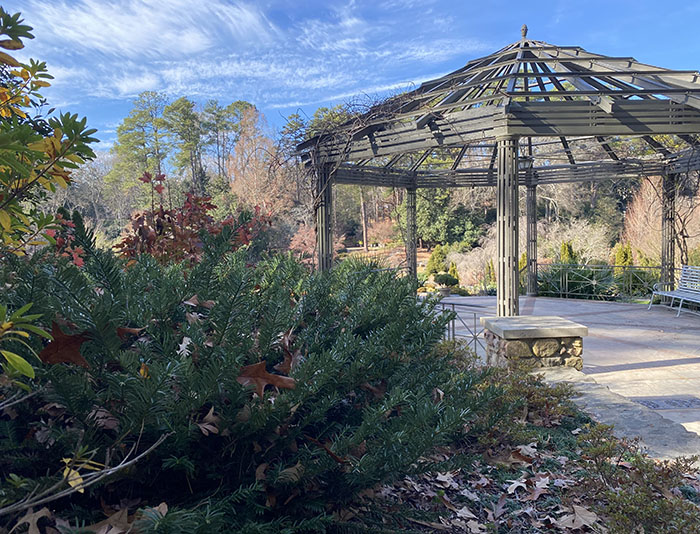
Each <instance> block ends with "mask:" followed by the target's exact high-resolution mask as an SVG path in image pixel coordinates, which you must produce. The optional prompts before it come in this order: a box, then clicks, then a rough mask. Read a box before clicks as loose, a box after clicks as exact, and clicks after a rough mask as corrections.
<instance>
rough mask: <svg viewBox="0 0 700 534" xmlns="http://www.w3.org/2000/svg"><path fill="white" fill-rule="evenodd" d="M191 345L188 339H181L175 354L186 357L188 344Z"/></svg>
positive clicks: (188, 351)
mask: <svg viewBox="0 0 700 534" xmlns="http://www.w3.org/2000/svg"><path fill="white" fill-rule="evenodd" d="M191 343H192V340H191V339H190V338H188V337H183V338H182V343H180V345H179V346H178V348H177V353H178V354H179V355H180V356H187V355H188V354H189V353H190V349H189V348H188V347H189V346H190V344H191Z"/></svg>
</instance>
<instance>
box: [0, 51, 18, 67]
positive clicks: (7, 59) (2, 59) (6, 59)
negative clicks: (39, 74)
mask: <svg viewBox="0 0 700 534" xmlns="http://www.w3.org/2000/svg"><path fill="white" fill-rule="evenodd" d="M0 63H4V64H5V65H10V66H11V67H21V65H20V64H19V61H17V60H16V59H15V58H13V57H12V56H11V55H9V54H6V53H5V52H0Z"/></svg>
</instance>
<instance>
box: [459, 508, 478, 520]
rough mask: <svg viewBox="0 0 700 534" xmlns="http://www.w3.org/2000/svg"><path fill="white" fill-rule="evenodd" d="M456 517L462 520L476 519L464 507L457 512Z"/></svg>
mask: <svg viewBox="0 0 700 534" xmlns="http://www.w3.org/2000/svg"><path fill="white" fill-rule="evenodd" d="M457 517H461V518H462V519H476V516H475V515H474V514H473V513H472V511H471V510H470V509H469V508H467V507H466V506H463V507H462V508H460V509H459V510H457Z"/></svg>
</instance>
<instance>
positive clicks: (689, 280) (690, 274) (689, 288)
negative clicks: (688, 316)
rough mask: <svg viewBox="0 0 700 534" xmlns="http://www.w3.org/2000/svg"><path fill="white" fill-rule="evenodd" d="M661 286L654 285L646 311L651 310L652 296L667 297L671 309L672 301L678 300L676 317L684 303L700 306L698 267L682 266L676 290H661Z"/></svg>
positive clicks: (699, 273) (699, 272)
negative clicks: (669, 300)
mask: <svg viewBox="0 0 700 534" xmlns="http://www.w3.org/2000/svg"><path fill="white" fill-rule="evenodd" d="M662 285H663V284H654V288H653V291H652V292H651V298H650V299H649V308H647V309H649V310H650V309H651V305H652V303H653V302H654V295H659V296H660V297H669V298H670V299H671V308H673V301H674V300H676V299H679V301H680V302H679V304H678V313H677V314H676V317H678V316H679V315H680V314H681V308H682V307H683V303H684V302H694V303H696V304H700V267H694V266H692V265H684V266H683V267H682V269H681V279H680V281H679V282H678V287H677V288H676V289H662V288H661V287H662Z"/></svg>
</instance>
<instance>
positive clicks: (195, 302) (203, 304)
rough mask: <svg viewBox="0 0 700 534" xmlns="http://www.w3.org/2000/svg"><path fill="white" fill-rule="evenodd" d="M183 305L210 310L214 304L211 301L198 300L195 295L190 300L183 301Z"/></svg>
mask: <svg viewBox="0 0 700 534" xmlns="http://www.w3.org/2000/svg"><path fill="white" fill-rule="evenodd" d="M183 304H187V305H188V306H193V307H196V306H201V307H202V308H206V309H208V310H211V309H212V308H213V307H214V305H215V304H216V302H214V301H213V300H201V301H200V300H199V297H198V296H197V295H192V296H191V297H190V298H188V299H187V300H185V301H184V302H183Z"/></svg>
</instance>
